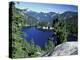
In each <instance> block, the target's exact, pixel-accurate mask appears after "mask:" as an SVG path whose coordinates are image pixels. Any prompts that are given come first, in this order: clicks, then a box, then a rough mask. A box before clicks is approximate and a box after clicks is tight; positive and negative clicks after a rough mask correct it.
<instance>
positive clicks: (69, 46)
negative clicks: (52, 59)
mask: <svg viewBox="0 0 80 60" xmlns="http://www.w3.org/2000/svg"><path fill="white" fill-rule="evenodd" d="M77 54H78V42H65V43H62V44H60V45H58V46H56V47H55V48H54V51H53V52H52V54H51V56H66V55H67V56H68V55H77Z"/></svg>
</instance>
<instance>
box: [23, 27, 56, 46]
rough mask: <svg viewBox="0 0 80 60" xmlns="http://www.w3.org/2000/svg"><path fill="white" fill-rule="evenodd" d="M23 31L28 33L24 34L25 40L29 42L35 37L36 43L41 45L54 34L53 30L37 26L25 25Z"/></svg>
mask: <svg viewBox="0 0 80 60" xmlns="http://www.w3.org/2000/svg"><path fill="white" fill-rule="evenodd" d="M22 32H24V34H25V35H26V36H23V38H24V39H25V40H27V41H28V42H29V41H30V40H32V39H33V40H34V42H35V44H37V45H39V46H40V47H42V46H44V45H45V43H46V42H47V41H48V38H49V37H52V35H54V33H53V31H49V30H41V29H37V28H35V27H29V28H27V27H24V28H22Z"/></svg>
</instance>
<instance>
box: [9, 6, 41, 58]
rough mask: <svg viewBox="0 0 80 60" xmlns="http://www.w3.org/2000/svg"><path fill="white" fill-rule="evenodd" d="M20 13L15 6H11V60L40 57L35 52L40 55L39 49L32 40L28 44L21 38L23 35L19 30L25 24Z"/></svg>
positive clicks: (22, 14)
mask: <svg viewBox="0 0 80 60" xmlns="http://www.w3.org/2000/svg"><path fill="white" fill-rule="evenodd" d="M21 11H22V10H20V9H17V8H15V5H13V6H12V14H13V15H12V46H11V48H12V58H24V57H36V56H38V55H40V54H38V53H36V52H39V53H40V52H41V48H40V47H39V46H36V45H35V44H34V41H33V40H32V41H31V43H29V42H27V41H26V40H24V39H23V38H21V34H23V33H22V32H21V31H20V30H21V28H22V27H23V26H24V25H25V24H26V23H25V22H26V20H25V19H26V18H25V14H24V13H21ZM25 36H26V35H25Z"/></svg>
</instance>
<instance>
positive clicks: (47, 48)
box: [44, 39, 55, 51]
mask: <svg viewBox="0 0 80 60" xmlns="http://www.w3.org/2000/svg"><path fill="white" fill-rule="evenodd" d="M54 47H55V44H54V42H53V40H51V39H48V41H47V42H46V43H45V46H44V50H45V51H48V50H50V49H51V48H54Z"/></svg>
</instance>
